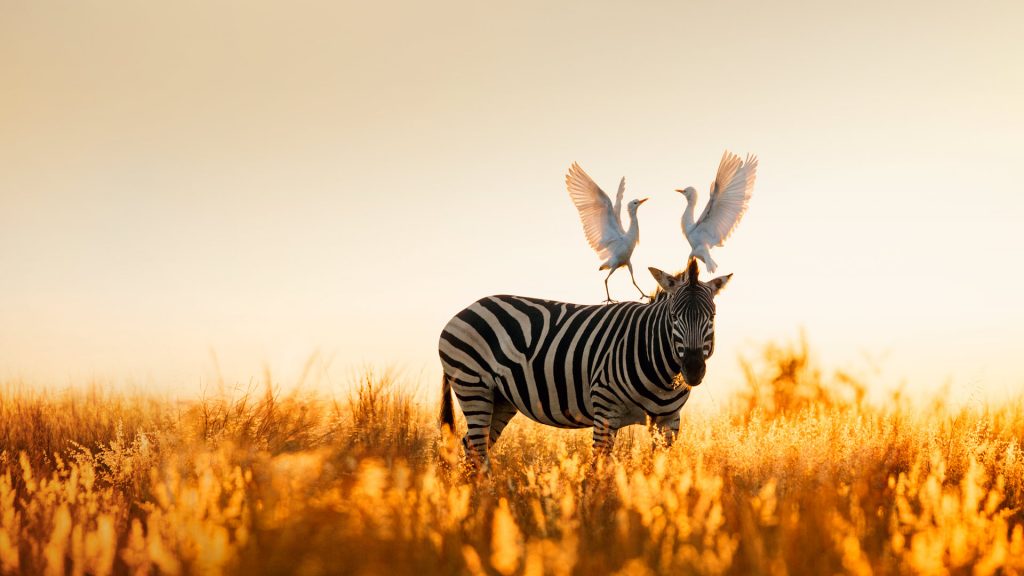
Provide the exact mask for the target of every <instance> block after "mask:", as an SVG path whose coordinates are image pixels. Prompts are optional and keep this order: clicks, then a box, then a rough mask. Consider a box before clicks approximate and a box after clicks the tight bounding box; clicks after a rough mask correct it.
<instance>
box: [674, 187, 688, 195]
mask: <svg viewBox="0 0 1024 576" xmlns="http://www.w3.org/2000/svg"><path fill="white" fill-rule="evenodd" d="M676 192H679V193H680V194H686V190H680V189H679V188H676Z"/></svg>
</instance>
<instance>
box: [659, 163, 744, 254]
mask: <svg viewBox="0 0 1024 576" xmlns="http://www.w3.org/2000/svg"><path fill="white" fill-rule="evenodd" d="M756 178H757V157H756V156H750V155H748V156H747V161H746V162H743V161H742V160H740V157H739V156H737V155H735V154H733V153H731V152H729V151H728V150H726V152H725V154H723V155H722V163H721V164H719V165H718V175H716V176H715V181H714V182H712V183H711V197H710V198H709V199H708V203H707V205H706V206H704V211H703V212H701V215H700V218H698V219H697V221H696V222H694V221H693V210H694V208H695V207H696V204H697V191H696V190H695V189H694V188H693V186H687V187H686V188H685V189H683V190H676V192H679V193H680V194H682V195H683V196H685V197H686V210H684V211H683V221H682V227H683V236H684V237H686V240H687V241H688V242H689V243H690V257H696V258H700V259H701V260H703V261H704V265H705V266H707V267H708V271H709V272H714V271H715V269H716V268H717V267H718V265H717V264H715V261H714V260H712V259H711V247H712V246H722V245H723V244H724V243H725V241H726V240H727V239H728V238H729V235H730V234H732V232H733V230H735V229H736V226H737V225H738V224H739V223H740V218H742V217H743V214H744V212H746V211H747V205H748V204H749V202H750V195H751V193H752V192H753V191H754V180H755V179H756Z"/></svg>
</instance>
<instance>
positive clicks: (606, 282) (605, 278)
mask: <svg viewBox="0 0 1024 576" xmlns="http://www.w3.org/2000/svg"><path fill="white" fill-rule="evenodd" d="M615 270H616V268H612V269H611V270H609V271H608V275H607V276H605V277H604V295H605V297H606V298H607V300H605V301H604V303H605V304H611V303H612V302H615V300H612V295H611V293H610V292H608V279H609V278H611V277H612V274H614V273H615Z"/></svg>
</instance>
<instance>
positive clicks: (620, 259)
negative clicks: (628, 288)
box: [565, 162, 647, 302]
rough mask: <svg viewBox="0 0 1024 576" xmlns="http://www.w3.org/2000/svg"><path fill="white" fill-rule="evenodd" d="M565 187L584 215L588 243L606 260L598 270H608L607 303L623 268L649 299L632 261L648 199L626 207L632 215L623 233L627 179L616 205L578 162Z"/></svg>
mask: <svg viewBox="0 0 1024 576" xmlns="http://www.w3.org/2000/svg"><path fill="white" fill-rule="evenodd" d="M565 185H566V188H568V189H569V197H570V198H572V201H573V204H575V205H576V209H577V210H579V212H580V220H581V221H582V222H583V232H584V233H585V234H586V236H587V242H589V243H590V247H591V248H593V249H594V251H595V252H597V255H598V256H599V257H600V258H601V259H602V260H604V262H603V263H602V264H601V267H600V268H598V270H605V269H607V270H608V276H606V277H605V279H604V294H605V296H606V297H607V300H605V302H612V296H611V294H610V293H609V292H608V279H609V278H611V277H612V274H613V273H615V271H616V270H618V269H619V268H620V267H622V266H625V267H627V268H629V277H630V279H632V280H633V286H636V289H637V290H639V291H640V296H641V298H646V297H647V295H646V294H644V291H643V290H641V289H640V287H639V286H637V285H636V278H634V277H633V264H631V263H630V261H629V259H630V257H631V256H632V255H633V249H634V248H636V245H637V243H639V241H640V225H639V224H638V223H637V220H636V210H637V208H639V207H640V205H641V204H643V203H644V202H646V201H647V198H644V199H642V200H632V201H630V203H629V204H628V205H627V206H626V211H627V213H628V214H629V229H628V230H623V229H622V222H621V221H620V219H619V215H620V214H621V212H622V194H623V193H624V192H625V191H626V179H625V178H623V179H622V181H621V182H619V191H618V193H617V194H616V195H615V204H614V205H612V201H611V200H610V199H609V198H608V195H607V194H605V193H604V191H603V190H601V188H599V187H598V185H597V184H595V183H594V181H593V180H592V179H591V178H590V176H588V175H587V173H586V172H584V171H583V168H580V165H579V164H577V163H575V162H573V164H572V167H570V168H569V173H568V174H566V176H565Z"/></svg>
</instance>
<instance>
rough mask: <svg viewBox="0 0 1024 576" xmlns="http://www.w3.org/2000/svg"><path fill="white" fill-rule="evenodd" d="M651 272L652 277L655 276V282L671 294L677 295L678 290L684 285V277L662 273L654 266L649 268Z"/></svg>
mask: <svg viewBox="0 0 1024 576" xmlns="http://www.w3.org/2000/svg"><path fill="white" fill-rule="evenodd" d="M648 270H650V271H651V276H654V281H655V282H657V283H658V286H661V289H662V290H664V291H665V292H668V293H669V294H675V292H676V290H678V289H679V287H680V286H682V285H683V280H682V275H680V276H673V275H671V274H669V273H667V272H662V271H661V270H658V269H657V268H654V267H653V266H652V267H650V268H648Z"/></svg>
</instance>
